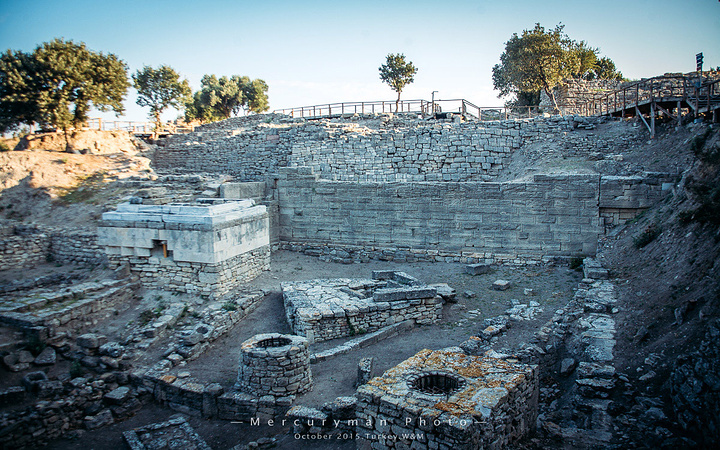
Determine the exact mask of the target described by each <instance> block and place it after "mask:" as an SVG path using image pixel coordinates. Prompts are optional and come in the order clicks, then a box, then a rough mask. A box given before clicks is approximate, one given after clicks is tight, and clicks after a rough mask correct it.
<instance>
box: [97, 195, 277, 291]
mask: <svg viewBox="0 0 720 450" xmlns="http://www.w3.org/2000/svg"><path fill="white" fill-rule="evenodd" d="M268 229H269V220H268V214H267V210H266V208H265V206H254V202H253V201H252V200H242V201H223V200H218V201H217V202H216V203H209V204H206V203H201V204H197V205H187V204H170V205H136V204H121V205H119V206H118V209H117V211H114V212H108V213H105V214H103V220H102V222H101V223H100V227H99V228H98V233H99V243H100V244H102V245H104V246H105V248H106V252H107V254H108V259H109V260H110V263H111V266H112V267H116V266H119V265H120V264H122V263H129V265H130V270H131V271H132V272H134V273H136V274H137V275H138V276H139V277H140V280H141V281H142V283H143V285H145V286H147V287H151V288H164V289H170V290H173V291H176V292H187V293H194V294H199V295H205V296H208V297H216V296H218V297H219V296H222V295H224V294H226V293H228V292H229V291H230V290H232V289H234V288H235V287H237V286H239V285H240V284H242V283H244V282H247V281H249V280H251V279H253V278H255V277H256V276H257V275H259V274H260V272H261V271H262V270H266V269H267V268H268V267H269V264H270V241H269V234H268Z"/></svg>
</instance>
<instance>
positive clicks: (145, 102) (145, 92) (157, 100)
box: [132, 66, 192, 129]
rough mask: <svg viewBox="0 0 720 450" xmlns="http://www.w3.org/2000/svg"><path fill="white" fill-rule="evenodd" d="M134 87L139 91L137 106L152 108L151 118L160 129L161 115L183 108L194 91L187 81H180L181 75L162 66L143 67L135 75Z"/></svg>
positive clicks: (170, 68)
mask: <svg viewBox="0 0 720 450" xmlns="http://www.w3.org/2000/svg"><path fill="white" fill-rule="evenodd" d="M132 78H133V85H134V87H135V89H137V91H138V99H137V104H138V105H140V106H149V107H150V117H151V118H152V119H153V121H154V122H155V128H156V129H159V128H160V126H161V125H160V115H161V114H162V113H163V111H165V110H166V109H167V108H170V107H173V108H181V107H183V106H184V105H185V103H187V101H188V99H189V98H190V95H191V94H192V90H191V89H190V84H188V81H187V80H182V81H181V80H180V75H179V74H178V73H177V72H175V70H174V69H173V68H172V67H169V66H160V67H158V68H157V69H153V68H152V67H150V66H145V67H143V69H142V70H138V71H137V72H135V74H134V75H133V77H132Z"/></svg>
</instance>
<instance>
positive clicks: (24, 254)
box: [0, 226, 50, 270]
mask: <svg viewBox="0 0 720 450" xmlns="http://www.w3.org/2000/svg"><path fill="white" fill-rule="evenodd" d="M49 250H50V236H49V235H48V234H46V233H43V232H41V231H40V230H38V229H37V228H33V227H14V226H4V227H2V229H0V270H9V269H23V268H29V267H34V266H36V265H38V264H40V263H43V262H45V261H46V260H47V258H48V254H49Z"/></svg>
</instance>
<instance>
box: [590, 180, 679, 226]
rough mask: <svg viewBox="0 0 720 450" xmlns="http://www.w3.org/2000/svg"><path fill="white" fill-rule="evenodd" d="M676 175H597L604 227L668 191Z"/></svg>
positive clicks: (628, 216) (624, 219)
mask: <svg viewBox="0 0 720 450" xmlns="http://www.w3.org/2000/svg"><path fill="white" fill-rule="evenodd" d="M677 181H678V177H677V176H675V175H671V174H667V173H657V172H648V173H645V174H643V175H642V176H631V177H615V176H603V177H601V178H600V199H599V203H600V216H601V217H602V218H603V219H604V222H605V227H606V228H608V227H612V226H615V225H622V224H624V223H625V222H627V221H628V220H630V219H632V218H634V217H636V216H637V215H638V214H640V213H641V212H642V211H644V210H646V209H647V208H649V207H651V206H652V205H654V204H656V203H657V202H659V201H660V200H662V199H663V198H665V196H666V195H667V194H669V193H670V192H671V191H672V189H673V187H674V186H675V183H676V182H677Z"/></svg>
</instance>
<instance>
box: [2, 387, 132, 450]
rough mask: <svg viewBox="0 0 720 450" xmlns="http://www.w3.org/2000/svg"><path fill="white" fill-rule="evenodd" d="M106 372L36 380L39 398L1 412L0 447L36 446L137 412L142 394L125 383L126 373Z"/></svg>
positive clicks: (24, 447)
mask: <svg viewBox="0 0 720 450" xmlns="http://www.w3.org/2000/svg"><path fill="white" fill-rule="evenodd" d="M108 375H109V376H104V377H103V380H100V379H98V380H93V379H88V378H75V379H72V380H67V381H59V380H52V381H51V380H45V381H40V382H37V383H36V384H35V388H36V389H38V391H39V392H38V396H39V397H40V400H39V401H38V402H36V403H35V404H33V405H32V406H28V407H25V408H22V409H19V410H15V411H9V412H5V413H3V414H2V415H0V447H1V448H7V449H14V450H15V449H17V450H21V449H30V448H38V447H39V446H43V445H46V444H47V443H48V442H49V441H52V440H54V439H58V438H60V437H62V436H63V435H65V434H67V433H68V432H69V431H71V430H76V429H78V428H86V429H88V430H94V429H96V428H100V427H102V426H105V425H109V424H112V423H114V422H115V420H123V419H126V418H128V417H130V416H131V415H133V414H134V413H136V412H137V411H138V410H139V409H140V408H141V407H142V398H141V397H140V396H139V395H138V393H137V392H135V391H134V390H131V389H130V388H129V387H128V386H125V385H126V384H127V379H128V377H127V374H125V373H120V374H118V375H116V374H108ZM119 381H121V382H122V384H120V386H119V383H118V382H119ZM118 386H119V387H118Z"/></svg>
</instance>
